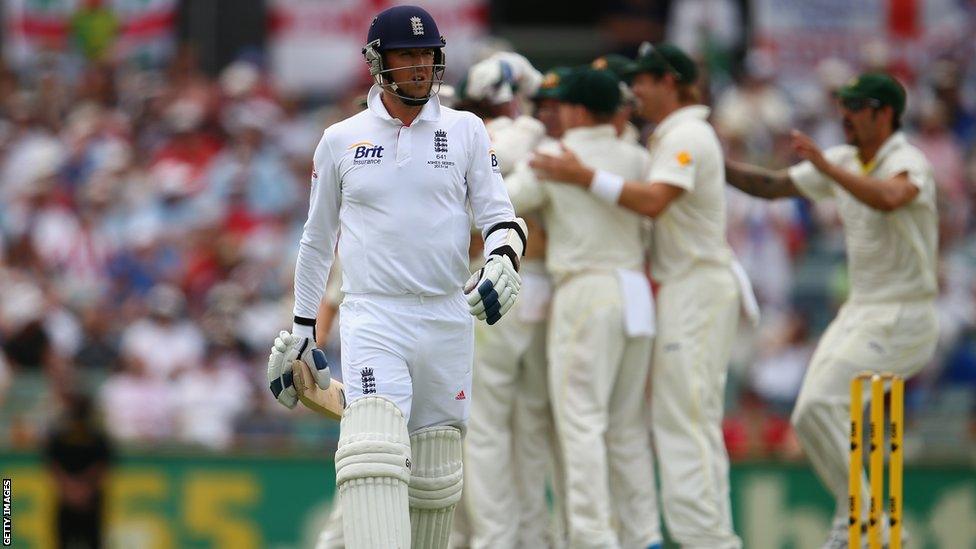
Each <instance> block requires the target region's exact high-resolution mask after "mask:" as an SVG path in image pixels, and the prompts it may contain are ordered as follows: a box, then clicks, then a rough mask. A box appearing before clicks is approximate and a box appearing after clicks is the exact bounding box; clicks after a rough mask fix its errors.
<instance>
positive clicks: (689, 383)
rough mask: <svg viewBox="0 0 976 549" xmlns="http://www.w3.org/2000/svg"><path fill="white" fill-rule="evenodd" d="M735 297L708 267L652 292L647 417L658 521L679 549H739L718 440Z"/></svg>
mask: <svg viewBox="0 0 976 549" xmlns="http://www.w3.org/2000/svg"><path fill="white" fill-rule="evenodd" d="M739 299H740V292H739V287H738V285H737V283H736V281H735V278H734V277H733V275H732V271H731V269H730V268H727V267H721V266H710V265H697V266H695V267H693V268H692V269H691V270H690V271H689V272H688V273H687V274H685V275H683V276H681V277H680V278H678V279H677V280H674V281H669V282H666V283H664V284H663V285H662V286H661V287H660V289H659V291H658V294H657V325H658V332H657V339H656V341H655V344H654V364H653V372H652V374H651V376H652V378H651V384H652V390H651V417H652V424H653V428H654V429H653V430H654V444H655V448H656V449H657V457H658V463H659V468H660V473H661V501H662V506H663V508H664V519H665V523H666V524H667V527H668V532H669V533H670V535H671V538H672V539H674V540H675V541H676V542H678V543H679V544H680V545H681V547H683V548H691V547H700V548H702V549H706V548H707V549H727V548H738V547H741V546H742V543H741V541H740V540H739V538H738V537H737V536H736V535H735V532H734V530H733V528H732V509H731V502H730V498H729V457H728V453H727V452H726V450H725V441H724V439H723V437H722V415H723V412H724V410H723V408H724V396H725V381H726V375H727V372H728V363H729V357H730V355H731V352H732V339H733V337H734V336H735V332H736V328H737V327H738V319H739Z"/></svg>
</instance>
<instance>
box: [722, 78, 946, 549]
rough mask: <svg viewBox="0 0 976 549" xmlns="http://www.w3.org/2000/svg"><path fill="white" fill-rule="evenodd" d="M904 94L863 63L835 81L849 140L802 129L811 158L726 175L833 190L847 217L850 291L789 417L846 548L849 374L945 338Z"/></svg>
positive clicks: (917, 355)
mask: <svg viewBox="0 0 976 549" xmlns="http://www.w3.org/2000/svg"><path fill="white" fill-rule="evenodd" d="M905 95H906V94H905V89H904V88H903V87H902V86H901V84H899V83H898V81H897V80H895V79H894V78H892V77H891V76H889V75H887V74H883V73H868V74H862V75H861V76H859V77H858V78H856V79H855V80H854V81H852V82H851V83H850V84H848V85H847V86H845V87H843V88H841V89H839V90H838V92H837V97H838V99H839V101H840V111H841V117H842V120H843V129H844V136H845V138H846V141H847V144H846V145H839V146H836V147H832V148H830V149H827V150H826V151H824V152H821V151H820V149H819V148H818V147H817V145H816V144H815V143H814V142H813V140H811V139H810V138H809V137H807V136H806V135H804V134H802V133H800V132H794V133H793V148H794V150H796V152H797V153H798V154H799V155H800V157H801V158H803V159H804V162H801V163H800V164H797V165H795V166H793V167H792V168H789V169H787V170H780V171H771V170H764V169H760V168H756V167H753V166H747V165H744V164H740V163H737V162H731V161H730V162H727V163H726V165H725V172H726V177H727V178H728V181H729V183H731V184H732V185H733V186H735V187H736V188H738V189H740V190H742V191H744V192H747V193H749V194H751V195H753V196H758V197H761V198H769V199H772V198H781V197H793V196H804V197H807V198H810V199H812V200H825V199H830V198H832V199H834V200H835V201H836V203H837V208H838V211H839V213H840V217H841V220H842V221H843V224H844V233H845V241H846V243H847V262H848V269H849V272H850V288H851V291H850V296H849V298H848V300H847V302H846V303H845V304H844V305H843V306H842V307H841V309H840V312H839V313H838V315H837V318H835V319H834V320H833V322H831V323H830V326H829V327H828V328H827V331H826V332H825V333H824V335H823V337H822V338H821V340H820V343H819V345H818V346H817V350H816V352H815V353H814V355H813V358H812V359H811V362H810V366H809V368H808V369H807V373H806V377H805V378H804V380H803V387H802V388H801V389H800V395H799V397H798V398H797V402H796V407H795V408H794V410H793V417H792V422H793V426H794V428H795V430H796V434H797V436H798V437H799V439H800V442H801V443H802V444H803V449H804V451H805V452H806V454H807V456H809V458H810V461H811V462H812V463H813V466H814V469H815V470H816V471H817V474H818V475H819V476H820V480H821V481H822V482H823V484H824V486H825V487H826V488H827V490H828V491H830V493H831V494H832V495H833V496H834V498H835V499H836V502H837V503H836V514H835V515H834V523H833V528H832V529H831V534H830V537H829V540H828V542H827V545H825V547H847V535H848V523H847V520H848V515H847V513H848V507H847V482H848V462H847V460H848V453H847V452H848V445H849V441H848V431H847V429H848V422H849V420H850V419H849V418H850V382H851V378H853V377H854V376H856V375H857V374H859V373H861V372H864V371H876V372H890V373H893V374H898V375H900V376H903V377H906V378H907V377H910V376H912V375H914V374H915V373H916V372H918V371H919V370H920V369H921V368H922V367H923V366H925V364H927V363H928V361H929V360H930V359H931V358H932V354H933V353H934V352H935V345H936V339H937V337H938V331H939V327H938V322H937V318H936V311H935V298H936V295H937V293H938V285H937V280H936V251H937V249H938V213H937V210H936V188H935V182H934V181H933V177H932V166H931V165H930V164H929V162H928V161H927V160H926V159H925V157H924V156H923V155H922V152H921V151H920V150H918V149H917V148H916V147H914V146H913V145H911V144H910V143H909V142H908V140H906V139H905V135H904V134H903V133H902V132H901V131H900V128H901V115H902V113H903V112H904V110H905ZM865 402H867V399H866V400H865ZM861 486H863V487H865V488H864V489H865V490H867V486H868V483H867V482H862V484H861ZM867 496H868V494H867V492H866V491H865V494H864V497H863V498H862V501H864V502H865V504H866V503H867V502H868V501H869V498H868V497H867ZM862 511H864V512H863V513H862V516H867V512H866V509H865V510H862ZM903 532H904V531H903ZM903 535H904V534H903Z"/></svg>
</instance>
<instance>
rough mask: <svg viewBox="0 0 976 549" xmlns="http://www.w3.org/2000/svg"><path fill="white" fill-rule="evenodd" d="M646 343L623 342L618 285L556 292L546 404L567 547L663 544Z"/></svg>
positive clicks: (586, 284)
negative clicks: (560, 476) (557, 458)
mask: <svg viewBox="0 0 976 549" xmlns="http://www.w3.org/2000/svg"><path fill="white" fill-rule="evenodd" d="M651 341H652V339H651V338H650V337H628V336H627V334H626V331H625V326H624V304H623V299H622V296H621V288H620V282H619V278H618V277H617V275H616V273H615V272H613V271H606V272H591V273H585V274H579V275H575V276H573V277H572V278H570V279H568V280H566V281H564V282H562V283H561V284H560V285H559V286H558V287H557V288H556V290H555V293H554V295H553V303H552V316H551V319H550V329H549V365H550V398H551V399H552V404H553V414H554V416H555V419H556V428H557V431H558V437H559V443H560V451H561V455H562V462H563V464H564V468H565V481H566V484H565V486H566V501H565V510H566V511H565V512H566V515H567V521H568V524H567V526H568V530H569V538H570V547H573V548H589V547H593V548H597V547H599V548H608V547H626V548H631V547H633V548H637V547H640V548H645V547H647V546H648V545H649V544H651V543H654V542H657V541H660V539H661V531H660V520H659V516H658V506H657V500H656V497H657V494H656V489H655V484H654V473H653V457H652V455H651V450H650V448H651V447H650V440H649V432H648V429H647V425H646V424H645V422H644V421H643V419H644V416H643V414H644V404H643V403H644V390H645V386H646V383H647V376H648V370H649V363H650V352H651Z"/></svg>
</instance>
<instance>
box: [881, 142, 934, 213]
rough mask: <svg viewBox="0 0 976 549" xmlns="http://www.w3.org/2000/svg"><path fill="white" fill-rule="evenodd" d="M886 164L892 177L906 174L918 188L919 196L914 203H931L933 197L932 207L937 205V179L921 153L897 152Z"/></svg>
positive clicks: (910, 151) (911, 151)
mask: <svg viewBox="0 0 976 549" xmlns="http://www.w3.org/2000/svg"><path fill="white" fill-rule="evenodd" d="M885 164H886V166H885V168H886V171H887V172H888V173H889V174H891V177H894V176H897V175H899V174H906V175H908V180H909V181H910V182H911V183H912V185H915V186H916V187H918V195H917V196H916V197H915V199H914V200H913V201H912V202H919V201H929V198H930V197H931V198H932V200H931V202H932V205H933V206H934V205H935V201H934V196H935V178H934V177H933V175H932V166H931V164H929V162H928V160H926V159H925V157H924V156H923V155H922V153H921V152H919V151H917V150H900V151H895V152H893V153H892V154H891V157H890V158H889V159H888V160H887V162H886V163H885Z"/></svg>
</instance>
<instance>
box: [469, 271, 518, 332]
mask: <svg viewBox="0 0 976 549" xmlns="http://www.w3.org/2000/svg"><path fill="white" fill-rule="evenodd" d="M521 287H522V278H521V277H520V276H519V274H518V272H517V271H516V270H515V266H514V265H513V264H512V260H511V259H510V258H509V257H508V256H507V255H490V256H488V260H487V261H485V265H484V267H482V268H481V269H478V271H477V272H475V273H474V274H472V275H471V278H469V279H468V282H467V283H466V284H465V285H464V297H465V298H467V300H468V306H469V307H470V309H471V314H472V315H474V316H475V317H477V318H478V319H480V320H484V321H486V322H488V324H494V323H496V322H498V321H499V320H500V319H501V318H502V316H503V315H504V314H505V313H507V312H508V310H509V309H511V308H512V305H514V304H515V299H516V298H517V297H518V293H519V290H520V289H521Z"/></svg>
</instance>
